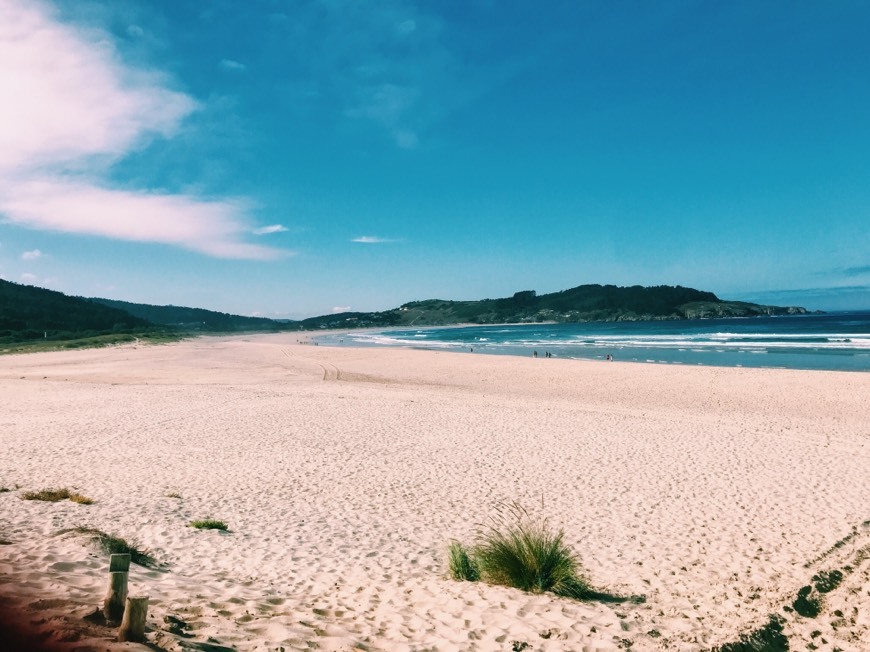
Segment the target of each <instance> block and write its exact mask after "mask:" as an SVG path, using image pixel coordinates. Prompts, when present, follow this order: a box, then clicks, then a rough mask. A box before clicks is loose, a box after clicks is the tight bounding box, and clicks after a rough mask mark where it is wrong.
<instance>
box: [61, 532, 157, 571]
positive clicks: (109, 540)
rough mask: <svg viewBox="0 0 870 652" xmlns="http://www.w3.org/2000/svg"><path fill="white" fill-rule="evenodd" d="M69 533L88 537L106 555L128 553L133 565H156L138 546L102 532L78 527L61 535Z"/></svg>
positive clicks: (149, 554)
mask: <svg viewBox="0 0 870 652" xmlns="http://www.w3.org/2000/svg"><path fill="white" fill-rule="evenodd" d="M70 531H72V532H75V533H76V534H84V535H87V536H89V537H90V538H91V541H93V543H94V544H95V545H96V546H97V547H98V548H99V549H100V550H102V551H103V552H105V553H106V554H107V555H116V554H123V553H129V555H130V561H132V562H133V563H134V564H139V565H140V566H144V567H146V568H150V567H153V566H156V565H157V561H156V560H155V559H154V557H152V556H151V553H150V552H149V551H147V550H143V549H141V548H139V546H138V544H137V543H135V542H129V541H127V540H126V539H122V538H121V537H116V536H113V535H111V534H107V533H105V532H103V531H102V530H97V529H96V528H92V527H81V526H80V527H76V528H73V529H72V530H64V531H63V532H62V533H64V532H70Z"/></svg>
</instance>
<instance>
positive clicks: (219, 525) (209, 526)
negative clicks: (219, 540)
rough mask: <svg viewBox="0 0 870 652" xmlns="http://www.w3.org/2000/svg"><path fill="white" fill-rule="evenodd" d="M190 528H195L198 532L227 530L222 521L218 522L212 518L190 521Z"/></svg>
mask: <svg viewBox="0 0 870 652" xmlns="http://www.w3.org/2000/svg"><path fill="white" fill-rule="evenodd" d="M190 527H195V528H196V529H198V530H224V531H226V530H227V529H229V526H228V525H227V524H226V523H224V522H223V521H218V520H217V519H213V518H205V519H202V520H200V521H191V522H190Z"/></svg>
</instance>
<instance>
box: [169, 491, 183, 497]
mask: <svg viewBox="0 0 870 652" xmlns="http://www.w3.org/2000/svg"><path fill="white" fill-rule="evenodd" d="M166 497H167V498H181V494H179V493H176V492H174V491H170V492H169V493H168V494H166Z"/></svg>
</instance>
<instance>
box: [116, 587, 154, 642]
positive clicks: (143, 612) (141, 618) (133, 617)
mask: <svg viewBox="0 0 870 652" xmlns="http://www.w3.org/2000/svg"><path fill="white" fill-rule="evenodd" d="M147 616H148V596H147V595H144V596H137V597H135V598H127V608H126V609H124V620H122V621H121V629H119V630H118V640H119V641H135V642H137V643H142V642H144V641H145V618H146V617H147Z"/></svg>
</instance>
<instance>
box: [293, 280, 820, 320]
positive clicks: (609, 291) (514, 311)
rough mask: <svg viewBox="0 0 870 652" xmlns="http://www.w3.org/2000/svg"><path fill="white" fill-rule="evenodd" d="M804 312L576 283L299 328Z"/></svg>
mask: <svg viewBox="0 0 870 652" xmlns="http://www.w3.org/2000/svg"><path fill="white" fill-rule="evenodd" d="M804 313H806V310H805V309H804V308H797V307H780V306H763V305H759V304H755V303H745V302H740V301H723V300H721V299H719V298H718V297H717V296H716V295H715V294H713V293H712V292H703V291H701V290H695V289H692V288H686V287H681V286H679V285H678V286H669V285H660V286H657V287H642V286H640V285H634V286H631V287H619V286H616V285H581V286H578V287H575V288H571V289H569V290H563V291H561V292H553V293H551V294H542V295H540V296H539V295H538V294H537V293H536V292H535V291H534V290H525V291H522V292H517V293H516V294H514V295H513V296H512V297H508V298H503V299H483V300H480V301H445V300H442V299H428V300H425V301H412V302H411V303H406V304H404V305H402V306H400V307H399V308H394V309H392V310H386V311H383V312H370V313H365V312H353V313H339V314H336V315H325V316H323V317H312V318H310V319H305V320H303V321H302V322H301V324H302V326H303V327H304V328H308V329H312V328H354V327H369V328H372V327H383V326H412V325H413V326H442V325H449V324H514V323H531V322H544V321H547V322H588V321H645V320H661V319H706V318H713V317H752V316H762V315H786V314H804Z"/></svg>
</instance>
